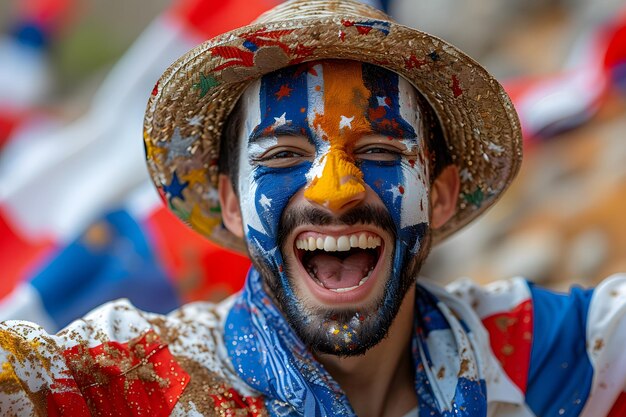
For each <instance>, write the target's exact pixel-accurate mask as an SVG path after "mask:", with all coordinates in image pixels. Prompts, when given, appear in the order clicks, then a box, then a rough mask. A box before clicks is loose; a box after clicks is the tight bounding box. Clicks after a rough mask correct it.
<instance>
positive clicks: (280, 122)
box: [274, 112, 291, 127]
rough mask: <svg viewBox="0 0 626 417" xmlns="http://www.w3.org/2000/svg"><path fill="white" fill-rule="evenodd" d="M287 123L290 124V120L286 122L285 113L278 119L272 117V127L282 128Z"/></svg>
mask: <svg viewBox="0 0 626 417" xmlns="http://www.w3.org/2000/svg"><path fill="white" fill-rule="evenodd" d="M287 123H291V120H287V112H284V113H283V114H281V115H280V117H274V127H279V126H284V125H286V124H287Z"/></svg>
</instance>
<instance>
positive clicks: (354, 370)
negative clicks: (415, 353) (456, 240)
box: [317, 287, 417, 417]
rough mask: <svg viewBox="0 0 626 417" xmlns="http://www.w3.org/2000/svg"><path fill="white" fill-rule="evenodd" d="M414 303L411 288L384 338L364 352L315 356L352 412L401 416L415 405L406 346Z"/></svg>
mask: <svg viewBox="0 0 626 417" xmlns="http://www.w3.org/2000/svg"><path fill="white" fill-rule="evenodd" d="M414 305H415V291H414V287H412V288H411V289H410V290H409V291H407V295H406V296H405V297H404V300H403V301H402V305H401V306H400V310H399V311H398V315H397V316H396V318H395V320H394V321H393V323H392V325H391V327H390V329H389V333H388V335H387V337H386V338H384V339H383V340H382V341H381V342H380V343H379V344H377V345H376V346H374V347H373V348H371V349H369V350H368V351H367V352H365V354H363V355H360V356H355V357H338V356H335V355H328V354H319V355H317V358H318V360H319V361H320V362H321V363H322V364H323V365H324V367H325V368H326V369H327V370H328V372H329V373H330V374H331V375H332V376H333V378H334V379H335V380H336V381H337V382H338V383H339V385H340V386H341V388H342V389H343V390H344V392H345V393H346V395H347V396H348V400H349V401H350V404H351V405H352V408H353V409H354V411H355V413H356V415H358V416H360V417H374V416H383V415H384V416H390V417H401V416H404V415H405V414H406V413H408V412H409V411H411V410H412V409H413V408H414V407H415V406H416V405H417V396H416V394H415V388H414V369H413V359H412V356H411V348H410V347H411V339H412V336H413V318H414ZM381 394H382V395H381Z"/></svg>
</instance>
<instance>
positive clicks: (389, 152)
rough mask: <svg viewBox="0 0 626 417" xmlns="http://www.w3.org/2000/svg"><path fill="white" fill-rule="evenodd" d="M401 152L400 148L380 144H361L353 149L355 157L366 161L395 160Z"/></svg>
mask: <svg viewBox="0 0 626 417" xmlns="http://www.w3.org/2000/svg"><path fill="white" fill-rule="evenodd" d="M402 154H403V152H402V150H400V149H398V148H396V147H395V146H392V145H389V146H386V145H380V144H375V145H374V144H372V145H367V146H362V147H360V148H358V149H355V151H354V155H355V157H356V158H357V159H361V160H366V161H396V160H398V158H400V157H401V156H402Z"/></svg>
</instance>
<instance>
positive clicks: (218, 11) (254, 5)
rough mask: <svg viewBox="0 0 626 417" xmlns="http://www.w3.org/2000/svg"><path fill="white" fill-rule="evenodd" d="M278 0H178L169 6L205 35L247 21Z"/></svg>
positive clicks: (205, 36)
mask: <svg viewBox="0 0 626 417" xmlns="http://www.w3.org/2000/svg"><path fill="white" fill-rule="evenodd" d="M278 3H280V1H278V0H178V1H176V2H175V3H174V5H173V6H172V8H171V9H170V10H169V12H170V14H171V15H173V16H174V17H176V18H178V19H180V20H182V21H183V22H185V23H186V24H187V26H188V27H189V29H191V30H192V31H194V32H196V35H198V36H199V37H200V38H201V39H208V38H212V37H214V36H217V35H219V34H221V33H224V32H228V31H229V30H232V29H235V28H237V27H239V26H243V25H247V24H248V23H250V22H251V21H252V20H254V19H256V18H257V17H258V16H259V15H260V14H261V13H263V12H264V11H266V10H268V9H270V8H272V7H274V6H275V5H277V4H278Z"/></svg>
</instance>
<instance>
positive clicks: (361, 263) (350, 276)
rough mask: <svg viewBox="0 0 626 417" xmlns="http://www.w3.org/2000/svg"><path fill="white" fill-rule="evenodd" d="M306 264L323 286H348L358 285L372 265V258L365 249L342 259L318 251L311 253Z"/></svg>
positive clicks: (334, 287) (332, 287)
mask: <svg viewBox="0 0 626 417" xmlns="http://www.w3.org/2000/svg"><path fill="white" fill-rule="evenodd" d="M308 264H309V266H310V267H311V269H312V270H313V271H315V277H316V278H317V279H318V280H319V281H320V282H321V283H322V284H324V287H326V288H331V289H337V288H349V287H354V286H355V285H358V284H359V281H361V280H362V279H363V277H365V276H366V275H367V273H368V272H369V270H370V268H371V267H372V266H373V265H374V258H373V256H372V255H371V254H369V253H367V252H365V251H359V252H357V253H355V254H354V255H350V256H348V257H347V258H345V259H343V260H341V259H340V258H337V257H336V256H332V255H327V254H324V253H320V254H315V255H313V256H312V257H311V259H309V261H308Z"/></svg>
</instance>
